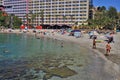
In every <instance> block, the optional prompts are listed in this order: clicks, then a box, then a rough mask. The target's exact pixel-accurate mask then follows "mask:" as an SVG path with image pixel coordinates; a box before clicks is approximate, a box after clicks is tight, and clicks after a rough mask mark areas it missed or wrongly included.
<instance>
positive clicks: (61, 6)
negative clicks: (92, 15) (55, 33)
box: [4, 0, 92, 25]
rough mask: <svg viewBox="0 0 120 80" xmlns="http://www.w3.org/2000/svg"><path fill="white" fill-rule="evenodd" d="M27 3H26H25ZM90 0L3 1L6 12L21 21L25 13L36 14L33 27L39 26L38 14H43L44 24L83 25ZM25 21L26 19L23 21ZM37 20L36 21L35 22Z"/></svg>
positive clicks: (87, 14) (39, 17) (87, 13)
mask: <svg viewBox="0 0 120 80" xmlns="http://www.w3.org/2000/svg"><path fill="white" fill-rule="evenodd" d="M27 1H28V2H27ZM91 1H92V0H4V6H5V7H6V9H5V10H6V12H8V13H9V14H15V15H16V16H18V17H20V18H21V19H22V20H23V21H24V19H25V15H26V14H27V13H29V14H30V12H32V14H38V15H37V17H36V18H37V19H34V21H33V23H34V24H35V25H37V24H41V16H40V12H41V10H43V12H44V14H43V15H44V24H50V25H54V24H58V25H62V24H67V25H71V24H74V23H76V22H77V23H78V24H84V23H86V21H87V20H88V18H89V7H90V5H91V4H92V2H91ZM25 20H26V19H25ZM36 20H37V21H36Z"/></svg>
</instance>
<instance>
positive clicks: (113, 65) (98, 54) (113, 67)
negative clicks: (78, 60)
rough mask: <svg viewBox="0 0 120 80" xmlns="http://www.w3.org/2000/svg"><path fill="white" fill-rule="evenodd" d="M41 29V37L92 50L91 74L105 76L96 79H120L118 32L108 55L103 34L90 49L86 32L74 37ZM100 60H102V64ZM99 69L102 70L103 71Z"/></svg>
mask: <svg viewBox="0 0 120 80" xmlns="http://www.w3.org/2000/svg"><path fill="white" fill-rule="evenodd" d="M42 31H46V32H47V34H46V35H42V37H46V38H52V39H56V40H60V41H65V42H72V43H75V44H77V45H80V46H82V47H84V48H86V49H87V50H90V51H91V52H93V53H91V52H90V54H91V56H92V58H95V59H96V61H94V62H93V63H94V67H93V68H96V70H93V71H94V72H92V74H94V75H95V74H99V75H103V76H105V77H106V78H100V79H97V77H96V80H106V79H107V80H119V79H120V77H119V76H120V52H119V51H120V45H119V43H120V41H119V39H120V33H117V34H115V35H114V41H115V43H111V47H112V50H111V53H110V56H105V55H104V54H105V44H106V42H105V41H104V39H105V38H104V37H103V36H104V35H98V40H101V41H102V42H101V43H97V49H92V39H89V35H88V34H86V33H85V34H83V36H82V37H80V38H75V37H73V36H68V34H69V33H66V34H64V35H61V34H60V33H58V32H57V31H54V34H53V33H52V31H53V30H42ZM1 33H16V34H17V33H26V34H28V35H35V34H36V33H33V30H29V31H28V32H24V31H20V30H13V31H11V32H9V31H8V30H4V31H3V32H2V31H1ZM37 36H38V37H41V34H39V33H37ZM97 58H98V59H97ZM100 59H101V60H100ZM100 61H103V62H104V65H103V63H102V62H100ZM96 64H98V66H101V67H97V66H96ZM101 64H102V65H101ZM70 68H71V69H74V70H75V71H77V72H78V73H79V70H78V69H77V68H73V67H70ZM99 68H103V69H99ZM97 69H98V70H97ZM100 70H103V72H102V71H100ZM98 71H100V72H98ZM104 72H105V73H108V74H110V77H111V76H113V78H110V77H109V76H107V75H104ZM89 73H90V72H89ZM102 73H103V74H102ZM79 76H80V75H76V76H72V77H69V78H65V79H61V78H58V77H53V78H51V79H49V80H79ZM91 76H92V75H91ZM107 77H109V78H107ZM86 80H87V79H86ZM94 80H95V79H94Z"/></svg>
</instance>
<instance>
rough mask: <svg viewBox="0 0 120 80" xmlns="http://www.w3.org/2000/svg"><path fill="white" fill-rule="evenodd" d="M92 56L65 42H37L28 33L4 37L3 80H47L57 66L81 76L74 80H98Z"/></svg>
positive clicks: (0, 50) (0, 38)
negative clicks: (47, 76) (69, 69)
mask: <svg viewBox="0 0 120 80" xmlns="http://www.w3.org/2000/svg"><path fill="white" fill-rule="evenodd" d="M90 53H91V52H90V51H89V50H87V49H86V48H84V47H81V46H80V45H77V44H75V43H72V42H71V43H70V42H68V41H66V42H65V41H63V40H62V39H59V40H57V39H50V38H40V39H37V38H36V37H35V36H31V35H27V34H26V33H23V34H0V80H17V79H19V80H44V76H45V75H46V72H48V71H47V69H53V68H54V67H56V66H57V67H61V66H67V68H68V67H71V68H72V70H74V71H76V73H77V74H75V75H78V74H79V75H78V76H76V77H73V79H74V80H79V78H81V79H82V80H88V79H89V80H95V79H96V78H95V79H94V78H92V77H91V75H90V73H91V70H92V69H93V68H94V67H93V65H95V64H91V63H93V62H95V63H96V61H97V60H95V61H92V58H91V57H90V56H92V55H91V54H90ZM98 61H99V60H98ZM89 64H90V65H89ZM96 64H98V63H96ZM101 64H102V65H103V63H100V64H99V65H101ZM97 68H99V67H97ZM97 68H96V70H97ZM67 70H68V69H67ZM96 70H93V71H96ZM77 71H78V72H77ZM97 71H98V70H97ZM97 71H96V72H97ZM100 71H101V70H100ZM66 72H67V71H66ZM48 73H50V72H48ZM63 73H64V72H63ZM101 73H102V72H101ZM75 75H73V76H75ZM52 76H53V75H52ZM99 76H100V75H99ZM53 77H54V76H53ZM66 77H71V76H66ZM77 77H78V78H77ZM100 77H101V76H100ZM51 79H52V78H51ZM53 79H54V78H53ZM70 79H71V78H68V80H70ZM45 80H47V79H45ZM60 80H67V79H66V78H65V79H64V78H61V79H60ZM71 80H72V79H71ZM106 80H107V79H106Z"/></svg>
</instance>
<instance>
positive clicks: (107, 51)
mask: <svg viewBox="0 0 120 80" xmlns="http://www.w3.org/2000/svg"><path fill="white" fill-rule="evenodd" d="M110 50H111V46H110V42H109V41H108V42H107V44H106V54H105V55H106V56H109V55H110Z"/></svg>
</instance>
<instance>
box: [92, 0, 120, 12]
mask: <svg viewBox="0 0 120 80" xmlns="http://www.w3.org/2000/svg"><path fill="white" fill-rule="evenodd" d="M93 5H94V6H105V7H106V8H107V9H108V8H109V7H110V6H113V7H115V8H116V9H117V11H119V12H120V0H93Z"/></svg>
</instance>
